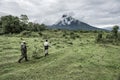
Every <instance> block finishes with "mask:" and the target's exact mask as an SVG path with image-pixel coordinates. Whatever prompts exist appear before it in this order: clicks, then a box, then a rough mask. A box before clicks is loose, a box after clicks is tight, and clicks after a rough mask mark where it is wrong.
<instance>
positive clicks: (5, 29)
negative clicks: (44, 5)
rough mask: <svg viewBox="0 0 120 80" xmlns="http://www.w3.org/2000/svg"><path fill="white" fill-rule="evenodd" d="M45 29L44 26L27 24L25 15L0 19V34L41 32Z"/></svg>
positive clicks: (27, 19) (27, 20)
mask: <svg viewBox="0 0 120 80" xmlns="http://www.w3.org/2000/svg"><path fill="white" fill-rule="evenodd" d="M45 29H46V26H45V25H44V24H38V23H33V22H29V18H28V17H27V15H23V14H22V15H21V16H20V18H19V17H17V16H12V15H7V16H2V17H0V34H9V33H11V34H13V33H20V32H22V31H24V30H27V31H35V32H36V31H43V30H45Z"/></svg>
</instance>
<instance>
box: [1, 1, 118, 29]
mask: <svg viewBox="0 0 120 80" xmlns="http://www.w3.org/2000/svg"><path fill="white" fill-rule="evenodd" d="M8 14H11V15H14V16H20V15H21V14H26V15H27V16H28V17H29V20H30V21H32V22H36V23H44V24H47V25H51V24H54V23H56V21H58V20H59V19H60V18H61V16H62V15H63V14H67V15H71V16H73V17H74V18H76V19H78V20H80V21H83V22H85V23H88V24H90V25H92V26H95V27H111V26H114V25H119V26H120V0H0V16H3V15H8Z"/></svg>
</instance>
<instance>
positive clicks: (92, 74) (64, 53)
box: [0, 31, 120, 80]
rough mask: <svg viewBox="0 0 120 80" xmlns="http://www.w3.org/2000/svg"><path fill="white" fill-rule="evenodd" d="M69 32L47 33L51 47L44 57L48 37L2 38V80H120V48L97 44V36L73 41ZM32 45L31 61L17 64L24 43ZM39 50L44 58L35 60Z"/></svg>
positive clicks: (30, 50) (29, 48) (92, 34)
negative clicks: (44, 44) (45, 41)
mask: <svg viewBox="0 0 120 80" xmlns="http://www.w3.org/2000/svg"><path fill="white" fill-rule="evenodd" d="M69 33H70V32H69V31H67V32H66V34H67V35H65V36H64V37H63V35H64V33H63V32H61V31H57V32H55V31H51V32H48V31H44V32H42V34H44V35H46V34H47V35H48V36H49V41H50V42H51V47H50V50H49V54H50V55H48V56H47V57H44V53H43V41H44V37H29V38H27V37H23V38H21V37H16V36H19V35H13V36H11V37H10V36H0V42H1V43H0V80H120V54H119V51H120V47H119V46H115V45H112V44H97V43H95V36H96V33H80V32H75V33H74V34H76V35H79V37H77V38H76V39H72V38H70V35H69ZM22 40H25V41H26V42H27V45H28V57H29V61H28V62H25V61H22V63H21V64H19V63H17V60H18V59H19V57H20V42H21V41H22ZM34 46H36V47H37V48H38V49H40V51H38V52H39V53H38V54H39V55H40V58H39V59H33V58H32V53H33V51H34V50H35V48H34Z"/></svg>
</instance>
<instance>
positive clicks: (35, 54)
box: [32, 46, 43, 59]
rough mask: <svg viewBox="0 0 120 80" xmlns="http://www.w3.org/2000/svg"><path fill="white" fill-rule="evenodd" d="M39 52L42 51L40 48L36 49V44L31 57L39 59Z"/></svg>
mask: <svg viewBox="0 0 120 80" xmlns="http://www.w3.org/2000/svg"><path fill="white" fill-rule="evenodd" d="M40 52H43V50H42V49H41V48H40V49H38V48H37V47H36V46H34V51H33V52H32V57H33V58H34V59H39V58H40Z"/></svg>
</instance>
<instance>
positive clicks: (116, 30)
mask: <svg viewBox="0 0 120 80" xmlns="http://www.w3.org/2000/svg"><path fill="white" fill-rule="evenodd" d="M118 30H119V26H117V25H115V26H113V30H112V35H113V37H114V38H115V39H117V38H118Z"/></svg>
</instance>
